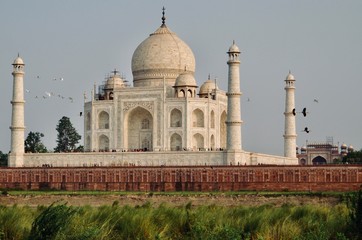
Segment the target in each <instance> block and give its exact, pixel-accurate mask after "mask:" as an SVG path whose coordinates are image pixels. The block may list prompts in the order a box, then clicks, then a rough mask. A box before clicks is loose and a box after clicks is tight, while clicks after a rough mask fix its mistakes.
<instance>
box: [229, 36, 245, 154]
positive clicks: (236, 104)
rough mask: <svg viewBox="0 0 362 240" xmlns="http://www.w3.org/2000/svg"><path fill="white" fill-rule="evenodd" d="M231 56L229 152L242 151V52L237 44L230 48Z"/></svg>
mask: <svg viewBox="0 0 362 240" xmlns="http://www.w3.org/2000/svg"><path fill="white" fill-rule="evenodd" d="M227 53H228V54H229V60H228V62H227V64H228V65H229V73H228V92H227V93H226V96H227V98H228V112H227V120H226V127H227V143H226V148H227V150H228V151H229V150H241V149H242V147H241V124H242V121H241V112H240V96H241V92H240V77H239V67H240V60H239V55H240V50H239V48H238V47H237V46H236V44H235V42H233V45H232V46H231V47H230V48H229V51H228V52H227Z"/></svg>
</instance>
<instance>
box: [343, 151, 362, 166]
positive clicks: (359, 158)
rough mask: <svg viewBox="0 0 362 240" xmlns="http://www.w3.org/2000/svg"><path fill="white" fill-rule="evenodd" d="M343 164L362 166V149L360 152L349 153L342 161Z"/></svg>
mask: <svg viewBox="0 0 362 240" xmlns="http://www.w3.org/2000/svg"><path fill="white" fill-rule="evenodd" d="M342 162H343V163H349V164H362V149H361V150H359V151H353V152H349V153H348V154H347V156H345V157H344V158H343V160H342Z"/></svg>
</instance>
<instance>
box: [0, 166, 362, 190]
mask: <svg viewBox="0 0 362 240" xmlns="http://www.w3.org/2000/svg"><path fill="white" fill-rule="evenodd" d="M361 186H362V165H324V166H295V165H293V166H274V165H273V166H268V165H260V166H235V165H234V166H209V165H208V166H167V167H166V166H164V167H163V166H157V167H152V166H147V167H146V166H145V167H142V166H123V167H118V166H117V167H99V166H96V167H49V166H47V167H23V168H10V167H8V168H0V188H1V189H22V190H66V191H81V190H97V191H141V192H153V191H155V192H161V191H165V192H168V191H311V192H317V191H340V192H345V191H356V190H359V189H361Z"/></svg>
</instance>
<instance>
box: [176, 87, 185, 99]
mask: <svg viewBox="0 0 362 240" xmlns="http://www.w3.org/2000/svg"><path fill="white" fill-rule="evenodd" d="M185 96H186V95H185V91H184V90H183V89H181V90H180V91H179V92H178V97H179V98H184V97H185Z"/></svg>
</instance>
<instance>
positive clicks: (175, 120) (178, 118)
mask: <svg viewBox="0 0 362 240" xmlns="http://www.w3.org/2000/svg"><path fill="white" fill-rule="evenodd" d="M170 119H171V120H170V126H171V127H182V113H181V111H180V110H178V109H176V108H174V109H172V111H171V117H170Z"/></svg>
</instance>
